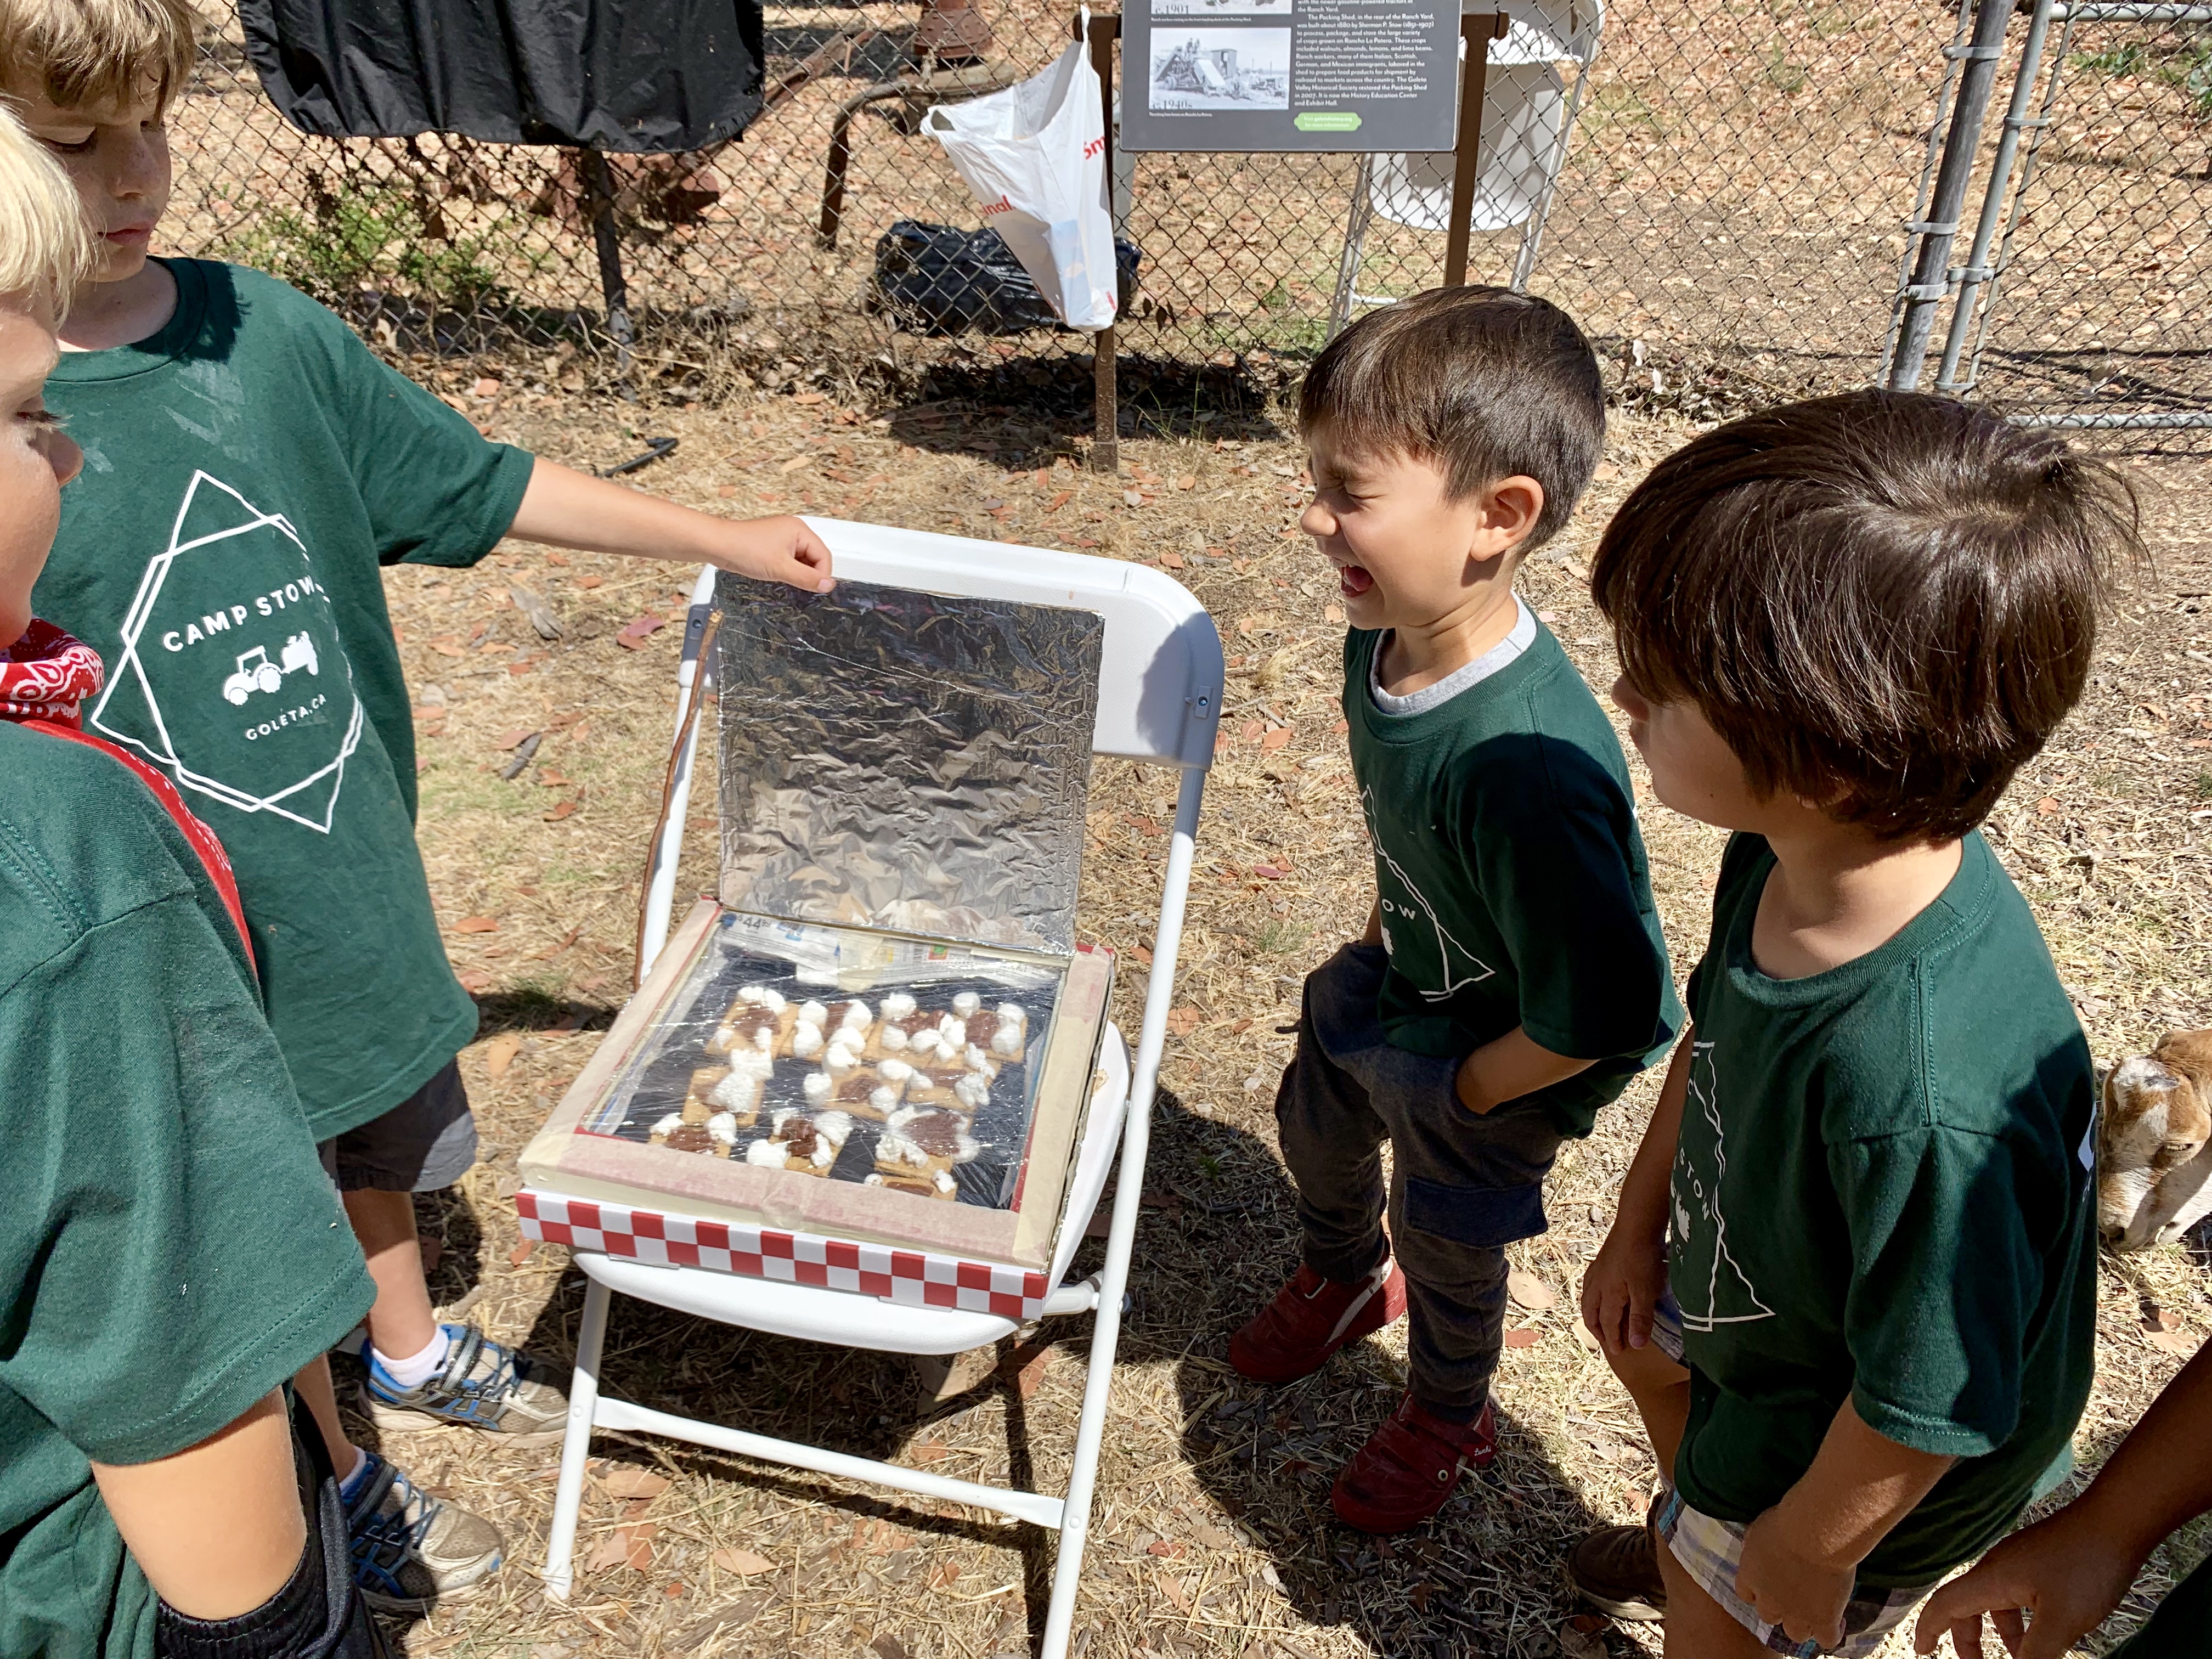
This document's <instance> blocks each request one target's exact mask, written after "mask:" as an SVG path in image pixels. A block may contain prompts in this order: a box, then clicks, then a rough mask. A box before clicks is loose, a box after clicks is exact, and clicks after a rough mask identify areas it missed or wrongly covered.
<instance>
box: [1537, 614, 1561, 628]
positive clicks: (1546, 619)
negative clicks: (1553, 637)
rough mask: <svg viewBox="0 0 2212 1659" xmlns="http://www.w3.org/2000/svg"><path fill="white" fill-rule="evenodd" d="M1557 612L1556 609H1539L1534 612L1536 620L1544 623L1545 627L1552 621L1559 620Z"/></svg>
mask: <svg viewBox="0 0 2212 1659" xmlns="http://www.w3.org/2000/svg"><path fill="white" fill-rule="evenodd" d="M1536 620H1537V621H1538V622H1540V623H1544V624H1545V625H1546V626H1547V627H1548V626H1549V625H1550V624H1552V623H1555V622H1557V621H1559V612H1558V611H1538V612H1537V613H1536Z"/></svg>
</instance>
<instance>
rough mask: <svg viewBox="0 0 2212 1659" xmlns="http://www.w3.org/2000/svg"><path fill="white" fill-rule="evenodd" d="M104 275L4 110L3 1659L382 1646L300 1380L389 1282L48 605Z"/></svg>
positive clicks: (167, 831) (159, 781) (197, 866)
mask: <svg viewBox="0 0 2212 1659" xmlns="http://www.w3.org/2000/svg"><path fill="white" fill-rule="evenodd" d="M91 259H92V249H91V247H90V246H89V242H88V238H87V236H86V234H85V228H84V225H83V222H82V217H81V216H80V215H79V213H78V210H77V204H76V197H75V194H74V192H73V191H71V190H70V185H69V181H68V180H67V179H65V178H64V177H63V175H62V172H61V169H60V168H59V167H57V166H55V165H54V163H53V161H52V159H51V158H50V157H48V156H46V155H45V154H44V153H43V152H42V151H41V150H40V148H39V146H38V145H36V144H35V143H33V141H32V140H31V138H30V137H28V135H27V134H26V133H25V132H24V131H23V130H22V128H21V126H20V125H18V124H17V123H16V121H15V118H14V117H12V116H10V115H9V114H8V113H7V112H5V111H0V1078H5V1079H6V1085H5V1086H4V1087H0V1144H4V1145H5V1146H6V1147H7V1149H8V1152H7V1156H6V1157H5V1158H0V1331H4V1332H5V1333H6V1338H5V1340H4V1341H0V1659H91V1656H94V1655H101V1656H106V1659H261V1656H268V1659H280V1656H281V1659H325V1656H340V1655H342V1656H347V1659H369V1656H371V1655H374V1654H375V1653H378V1652H380V1645H379V1644H378V1642H377V1637H376V1632H375V1631H374V1627H373V1626H371V1625H370V1623H369V1621H368V1618H367V1616H366V1614H365V1613H364V1612H363V1610H362V1605H361V1601H360V1598H359V1595H358V1592H357V1591H356V1588H355V1585H354V1582H353V1577H352V1575H351V1573H350V1571H349V1565H348V1563H347V1560H346V1556H345V1552H344V1547H343V1543H342V1542H341V1543H340V1544H339V1546H338V1547H337V1549H336V1550H335V1551H326V1550H325V1548H324V1547H323V1544H324V1541H325V1537H326V1535H327V1534H325V1531H324V1526H325V1522H326V1521H328V1522H333V1524H334V1517H335V1514H336V1510H337V1497H336V1493H335V1490H334V1488H335V1480H334V1479H332V1478H331V1476H330V1474H328V1472H327V1466H326V1465H325V1468H322V1469H313V1468H311V1467H307V1466H309V1465H312V1462H313V1455H314V1450H315V1448H314V1446H313V1444H312V1443H309V1442H306V1441H296V1442H295V1434H294V1431H292V1429H291V1428H290V1426H289V1424H288V1421H287V1413H286V1407H285V1401H284V1395H283V1383H284V1380H285V1379H286V1378H287V1377H288V1376H291V1375H292V1373H294V1372H295V1371H296V1370H299V1368H300V1367H301V1365H302V1364H306V1363H307V1362H308V1361H310V1360H311V1359H313V1358H314V1357H315V1356H317V1355H319V1353H321V1352H322V1351H323V1350H324V1349H325V1347H327V1346H329V1345H330V1343H331V1341H332V1340H335V1339H336V1338H337V1336H338V1335H339V1334H341V1333H342V1332H343V1331H344V1330H345V1329H346V1328H347V1327H348V1326H349V1325H350V1324H351V1323H352V1322H354V1321H355V1320H356V1319H357V1318H359V1317H360V1316H361V1314H362V1310H365V1309H366V1308H367V1307H368V1303H369V1298H370V1296H371V1294H372V1288H373V1287H372V1285H371V1284H370V1281H369V1279H368V1273H367V1272H366V1271H365V1269H364V1267H363V1266H362V1258H361V1251H360V1249H359V1247H358V1246H356V1244H355V1243H354V1241H353V1239H352V1237H350V1235H349V1233H348V1231H346V1229H345V1227H344V1225H343V1221H342V1218H341V1216H340V1212H339V1209H338V1206H337V1203H336V1201H335V1200H334V1199H333V1197H332V1194H331V1189H330V1183H329V1182H328V1180H327V1179H326V1178H325V1176H324V1175H323V1173H322V1171H321V1170H319V1168H318V1167H317V1164H316V1159H315V1153H314V1143H313V1140H312V1139H310V1138H309V1136H308V1133H307V1122H306V1121H305V1120H304V1119H303V1118H302V1117H301V1114H300V1107H299V1101H298V1097H296V1096H295V1094H294V1092H293V1090H292V1085H291V1082H290V1079H289V1078H288V1077H287V1076H286V1074H285V1068H284V1061H283V1056H282V1055H281V1054H279V1053H278V1052H277V1048H276V1042H275V1040H274V1039H273V1038H272V1037H271V1036H270V1032H269V1028H268V1025H267V1024H265V1023H264V1021H263V1019H262V1018H261V1012H260V1006H259V1001H258V996H257V994H256V992H255V987H254V981H253V967H252V957H251V955H250V954H249V952H248V951H247V949H246V936H245V933H244V929H243V925H242V921H241V919H240V911H239V909H238V906H237V895H236V890H235V888H234V886H233V885H232V884H231V881H230V872H229V867H228V864H227V862H226V861H225V860H224V858H223V854H222V848H221V847H220V846H219V845H218V844H217V843H216V841H215V839H214V837H213V836H210V834H209V833H208V831H207V829H206V826H204V824H202V823H199V821H198V820H197V819H196V818H195V817H193V816H192V815H191V812H190V811H187V810H186V809H185V804H184V801H183V800H182V799H181V798H180V797H179V795H178V794H177V793H176V792H175V790H174V789H173V788H172V787H170V785H169V784H168V782H167V780H166V779H164V778H162V777H161V775H159V774H158V773H155V772H154V771H153V770H152V769H150V768H146V767H144V766H143V765H142V764H141V763H137V762H135V761H134V760H132V759H131V757H130V756H129V754H128V752H127V751H123V750H117V749H115V748H113V747H112V746H111V745H108V744H103V743H101V742H100V741H99V740H98V739H97V738H92V737H89V736H88V734H86V733H85V732H83V730H82V726H80V724H79V716H80V710H81V708H82V704H83V702H84V700H85V699H86V698H88V697H89V696H94V694H96V693H97V691H98V690H99V689H100V675H101V665H100V659H99V657H98V656H97V655H95V654H94V653H93V652H92V651H91V650H90V649H89V648H88V647H86V646H84V645H83V644H82V643H81V642H80V641H76V640H75V639H72V638H70V636H69V635H67V634H65V633H64V632H63V631H62V630H61V629H58V628H56V627H55V626H53V624H52V623H50V622H48V621H46V620H43V619H37V618H34V617H33V614H32V608H31V591H32V587H33V583H34V582H35V581H36V580H37V579H38V575H39V571H40V566H41V565H42V563H43V562H45V559H46V551H47V548H48V546H49V545H50V544H51V543H52V538H53V532H54V526H55V523H56V520H57V519H58V516H59V505H60V504H59V495H60V490H61V487H62V486H63V485H64V484H66V483H68V482H69V481H70V478H71V477H74V476H75V475H76V471H77V467H78V465H79V462H80V459H81V457H80V455H79V453H78V450H77V447H76V445H75V444H74V443H73V442H71V441H70V439H69V438H68V437H67V436H66V435H64V433H63V432H62V431H61V430H60V429H59V427H58V424H57V422H55V420H54V419H53V416H52V414H51V412H50V411H48V410H46V407H45V404H44V402H43V400H42V398H41V395H40V387H41V386H42V384H43V382H44V380H45V379H46V371H47V370H48V368H51V367H52V363H53V362H54V359H55V357H56V355H57V353H56V349H55V343H54V337H53V323H54V318H55V315H56V313H57V312H58V310H59V309H60V308H61V307H63V306H64V304H65V303H66V301H67V299H68V296H69V293H70V289H71V288H72V287H73V285H74V283H75V282H76V279H77V277H78V276H80V275H81V273H82V270H84V269H85V268H86V267H87V266H88V265H89V264H90V263H91ZM295 1448H296V1450H297V1451H300V1452H304V1453H305V1454H306V1457H305V1458H304V1459H301V1460H300V1461H297V1462H295ZM303 1497H304V1498H306V1499H307V1502H306V1503H305V1504H303V1503H302V1498H303ZM325 1498H327V1506H326V1504H325V1501H324V1500H325Z"/></svg>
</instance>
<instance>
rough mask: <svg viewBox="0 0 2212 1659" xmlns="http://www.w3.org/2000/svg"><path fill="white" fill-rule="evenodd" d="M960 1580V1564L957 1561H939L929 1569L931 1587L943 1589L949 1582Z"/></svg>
mask: <svg viewBox="0 0 2212 1659" xmlns="http://www.w3.org/2000/svg"><path fill="white" fill-rule="evenodd" d="M959 1582H960V1564H959V1563H958V1562H957V1561H939V1563H938V1564H937V1565H935V1566H933V1567H932V1568H931V1569H930V1570H929V1587H930V1589H944V1588H945V1586H946V1585H948V1584H957V1583H959Z"/></svg>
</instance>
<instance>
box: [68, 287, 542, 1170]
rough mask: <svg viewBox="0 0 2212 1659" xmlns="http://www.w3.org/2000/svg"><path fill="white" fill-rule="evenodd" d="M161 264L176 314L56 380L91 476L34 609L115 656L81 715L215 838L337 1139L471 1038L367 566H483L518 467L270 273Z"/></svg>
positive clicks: (519, 486) (379, 585)
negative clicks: (133, 755)
mask: <svg viewBox="0 0 2212 1659" xmlns="http://www.w3.org/2000/svg"><path fill="white" fill-rule="evenodd" d="M168 268H169V270H170V271H171V272H172V273H173V275H174V276H175V277H176V280H177V313H176V316H175V317H174V319H173V320H172V321H171V322H170V323H169V325H168V326H167V327H166V328H164V329H163V330H162V331H161V332H160V333H159V334H156V335H155V336H153V337H151V338H149V339H145V340H142V341H140V342H139V343H137V344H136V345H132V346H125V347H121V348H119V349H116V350H112V351H92V352H81V353H73V354H69V355H66V356H64V357H63V358H62V360H61V363H60V365H59V367H58V368H56V369H55V371H54V374H53V377H52V380H49V381H48V382H47V386H46V397H47V401H48V402H49V404H51V405H52V407H53V408H55V409H56V410H59V411H60V412H61V413H62V414H63V415H64V416H67V417H68V419H69V423H70V435H71V436H72V437H74V438H75V439H76V441H78V442H79V443H80V444H82V445H83V447H84V452H85V461H84V471H83V472H82V475H81V476H80V477H78V479H77V481H76V483H73V484H71V485H70V488H69V489H67V490H66V491H64V495H63V500H62V526H61V533H60V536H59V538H58V540H57V541H56V543H55V544H54V551H53V556H52V560H51V561H50V562H48V564H47V566H46V574H45V576H44V577H43V578H41V579H40V582H39V586H38V589H37V592H36V596H35V598H36V603H37V609H38V614H39V615H40V616H42V617H48V618H51V619H52V621H54V622H56V623H59V624H60V625H61V626H62V627H64V628H65V629H68V630H69V631H70V633H72V634H74V635H76V636H77V637H78V638H79V639H81V640H83V641H85V642H86V643H87V644H88V645H90V646H92V647H94V649H95V650H97V651H98V652H99V653H100V655H101V656H102V657H104V658H105V659H106V662H107V671H108V682H107V688H106V691H105V692H104V694H103V695H102V696H100V698H99V700H98V701H97V702H94V704H92V705H91V706H89V707H88V708H87V709H86V711H85V723H86V726H87V728H88V730H90V731H92V732H96V733H97V734H99V735H100V736H101V737H104V738H108V739H109V740H110V741H111V742H114V743H118V744H123V745H125V747H127V748H130V749H132V750H136V751H137V753H138V754H139V755H140V756H142V757H144V758H145V759H147V760H149V761H150V762H151V763H154V764H155V765H156V766H158V767H160V768H161V769H163V770H165V771H166V772H167V773H168V775H170V776H171V777H172V778H173V779H174V780H175V781H176V784H177V787H179V789H180V790H182V791H183V792H184V795H185V800H186V801H187V802H188V803H189V804H190V805H191V807H192V810H193V811H195V812H197V813H198V814H199V816H200V817H203V818H204V819H206V820H207V822H208V823H209V825H210V827H211V828H212V829H214V830H215V832H216V835H217V836H220V837H221V838H222V843H223V845H224V846H225V847H226V848H228V849H229V852H230V857H231V861H232V863H233V864H234V865H235V866H236V867H237V872H238V885H239V891H240V896H241V897H242V898H243V899H244V901H245V905H246V920H247V924H248V926H249V927H251V928H252V933H253V949H254V954H255V955H256V956H257V957H258V959H259V961H260V964H261V973H262V984H263V988H264V993H265V994H266V996H267V1000H268V1010H269V1022H270V1025H271V1026H272V1027H273V1028H274V1029H275V1030H276V1040H277V1042H279V1043H280V1044H281V1045H282V1046H283V1050H284V1058H285V1060H287V1061H288V1062H289V1064H290V1066H291V1068H292V1076H293V1078H294V1079H295V1081H296V1082H297V1084H298V1085H299V1090H300V1099H301V1103H302V1104H303V1105H304V1106H305V1107H306V1109H307V1120H308V1121H309V1122H310V1123H311V1124H312V1125H313V1127H314V1131H315V1133H316V1135H317V1136H318V1137H319V1138H321V1139H328V1138H330V1137H331V1136H332V1135H335V1134H337V1133H339V1132H340V1131H341V1130H344V1129H349V1128H351V1127H354V1126H355V1125H356V1124H359V1123H363V1122H366V1121H368V1120H369V1119H371V1118H374V1117H376V1116H378V1115H380V1114H381V1113H383V1112H384V1111H386V1109H389V1108H391V1107H392V1106H393V1105H395V1104H397V1103H398V1102H400V1101H402V1100H404V1099H405V1098H406V1097H408V1096H409V1095H410V1094H411V1093H413V1092H414V1091H415V1090H416V1089H417V1088H419V1087H420V1086H422V1084H423V1083H424V1082H426V1081H427V1080H428V1079H429V1078H430V1077H431V1076H432V1075H434V1074H435V1073H436V1072H437V1071H438V1069H439V1068H440V1067H441V1066H443V1065H444V1064H445V1063H446V1061H447V1060H450V1059H451V1058H452V1057H453V1055H454V1054H456V1053H457V1052H458V1051H459V1049H460V1048H461V1047H462V1045H463V1044H465V1043H466V1042H468V1041H469V1040H470V1039H471V1037H472V1036H474V1035H475V1032H476V1025H477V1015H476V1009H475V1006H474V1005H473V1004H472V1003H471V1001H470V1000H469V998H468V995H467V994H466V993H465V992H464V991H463V990H462V989H461V987H460V986H459V983H458V982H457V981H455V980H454V978H453V970H452V969H451V968H450V967H449V966H448V965H447V960H446V954H445V948H444V946H443V945H442V944H441V941H440V939H439V936H438V927H437V921H436V919H435V916H434V915H432V912H431V908H430V894H429V889H428V884H427V883H426V881H425V880H424V878H423V873H422V855H421V854H420V853H418V852H417V851H416V846H415V830H414V812H415V748H414V732H413V727H412V724H411V720H410V714H409V712H408V707H407V691H406V687H405V685H404V683H403V681H402V679H401V676H400V668H399V653H398V647H397V646H396V644H395V643H394V641H393V639H392V623H391V618H390V617H389V616H388V615H387V613H386V610H385V602H384V586H383V580H382V578H381V576H380V572H379V566H380V564H390V563H393V562H399V561H402V560H405V561H410V562H421V563H428V564H445V565H461V564H468V563H470V562H473V561H475V560H477V559H479V558H481V557H482V556H483V555H484V554H485V553H486V552H487V551H489V550H490V548H491V547H492V546H493V545H494V544H495V543H496V542H497V541H498V540H499V538H500V537H501V535H502V534H504V533H505V532H506V530H507V526H508V525H509V524H510V523H511V522H513V518H514V513H515V509H516V508H517V507H518V506H519V505H520V502H521V500H522V492H523V490H524V489H525V488H526V486H527V484H528V483H529V477H530V470H531V465H532V463H531V458H530V457H529V456H528V455H527V454H526V453H524V452H522V451H520V450H518V449H513V448H509V447H506V446H504V445H500V444H492V443H487V442H486V441H484V440H483V438H482V437H480V436H479V435H477V432H476V429H475V428H473V427H471V426H470V424H469V423H468V422H466V421H465V420H464V419H463V418H462V417H461V416H459V414H457V413H455V412H454V411H453V410H451V409H449V408H447V406H446V405H445V404H441V403H440V402H439V401H438V400H437V399H436V398H434V397H432V396H431V395H430V394H429V393H428V392H425V391H423V390H422V388H421V387H420V386H416V385H415V384H414V383H413V382H412V381H410V380H407V379H406V378H405V377H404V376H403V375H401V374H397V373H395V372H394V371H393V370H392V369H390V368H386V366H385V365H384V364H382V363H380V362H378V361H377V360H376V359H375V358H374V356H371V355H370V354H369V352H368V349H367V348H365V347H364V346H363V345H362V343H361V342H360V340H358V339H357V338H356V337H355V336H354V334H353V333H352V331H350V330H349V329H348V328H347V327H346V326H345V325H344V324H343V323H342V322H340V321H339V320H338V319H337V317H335V316H333V315H332V314H331V313H330V312H328V311H325V309H324V308H323V307H320V306H319V305H317V304H316V303H315V302H314V301H312V300H310V299H308V298H307V296H306V295H302V294H300V293H298V292H296V291H295V290H294V289H290V288H288V287H286V286H285V285H284V284H283V283H280V282H277V281H276V280H275V279H274V278H273V277H269V276H262V275H260V274H259V273H258V272H256V271H252V270H244V269H241V268H240V267H239V266H236V265H224V264H210V263H207V262H204V261H201V260H191V259H179V260H172V261H169V262H168Z"/></svg>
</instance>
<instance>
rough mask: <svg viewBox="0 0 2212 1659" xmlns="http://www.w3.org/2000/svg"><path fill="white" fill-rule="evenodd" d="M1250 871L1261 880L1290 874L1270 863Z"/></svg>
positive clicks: (1256, 866) (1275, 879)
mask: <svg viewBox="0 0 2212 1659" xmlns="http://www.w3.org/2000/svg"><path fill="white" fill-rule="evenodd" d="M1252 873H1253V874H1254V875H1255V876H1257V877H1259V878H1260V879H1261V880H1262V881H1280V880H1281V879H1282V878H1284V877H1285V876H1286V875H1288V874H1290V872H1289V871H1287V870H1278V869H1277V868H1276V867H1275V866H1273V865H1272V864H1255V865H1254V866H1252ZM1245 1024H1248V1025H1249V1024H1251V1022H1250V1021H1249V1020H1247V1021H1246V1022H1245Z"/></svg>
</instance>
